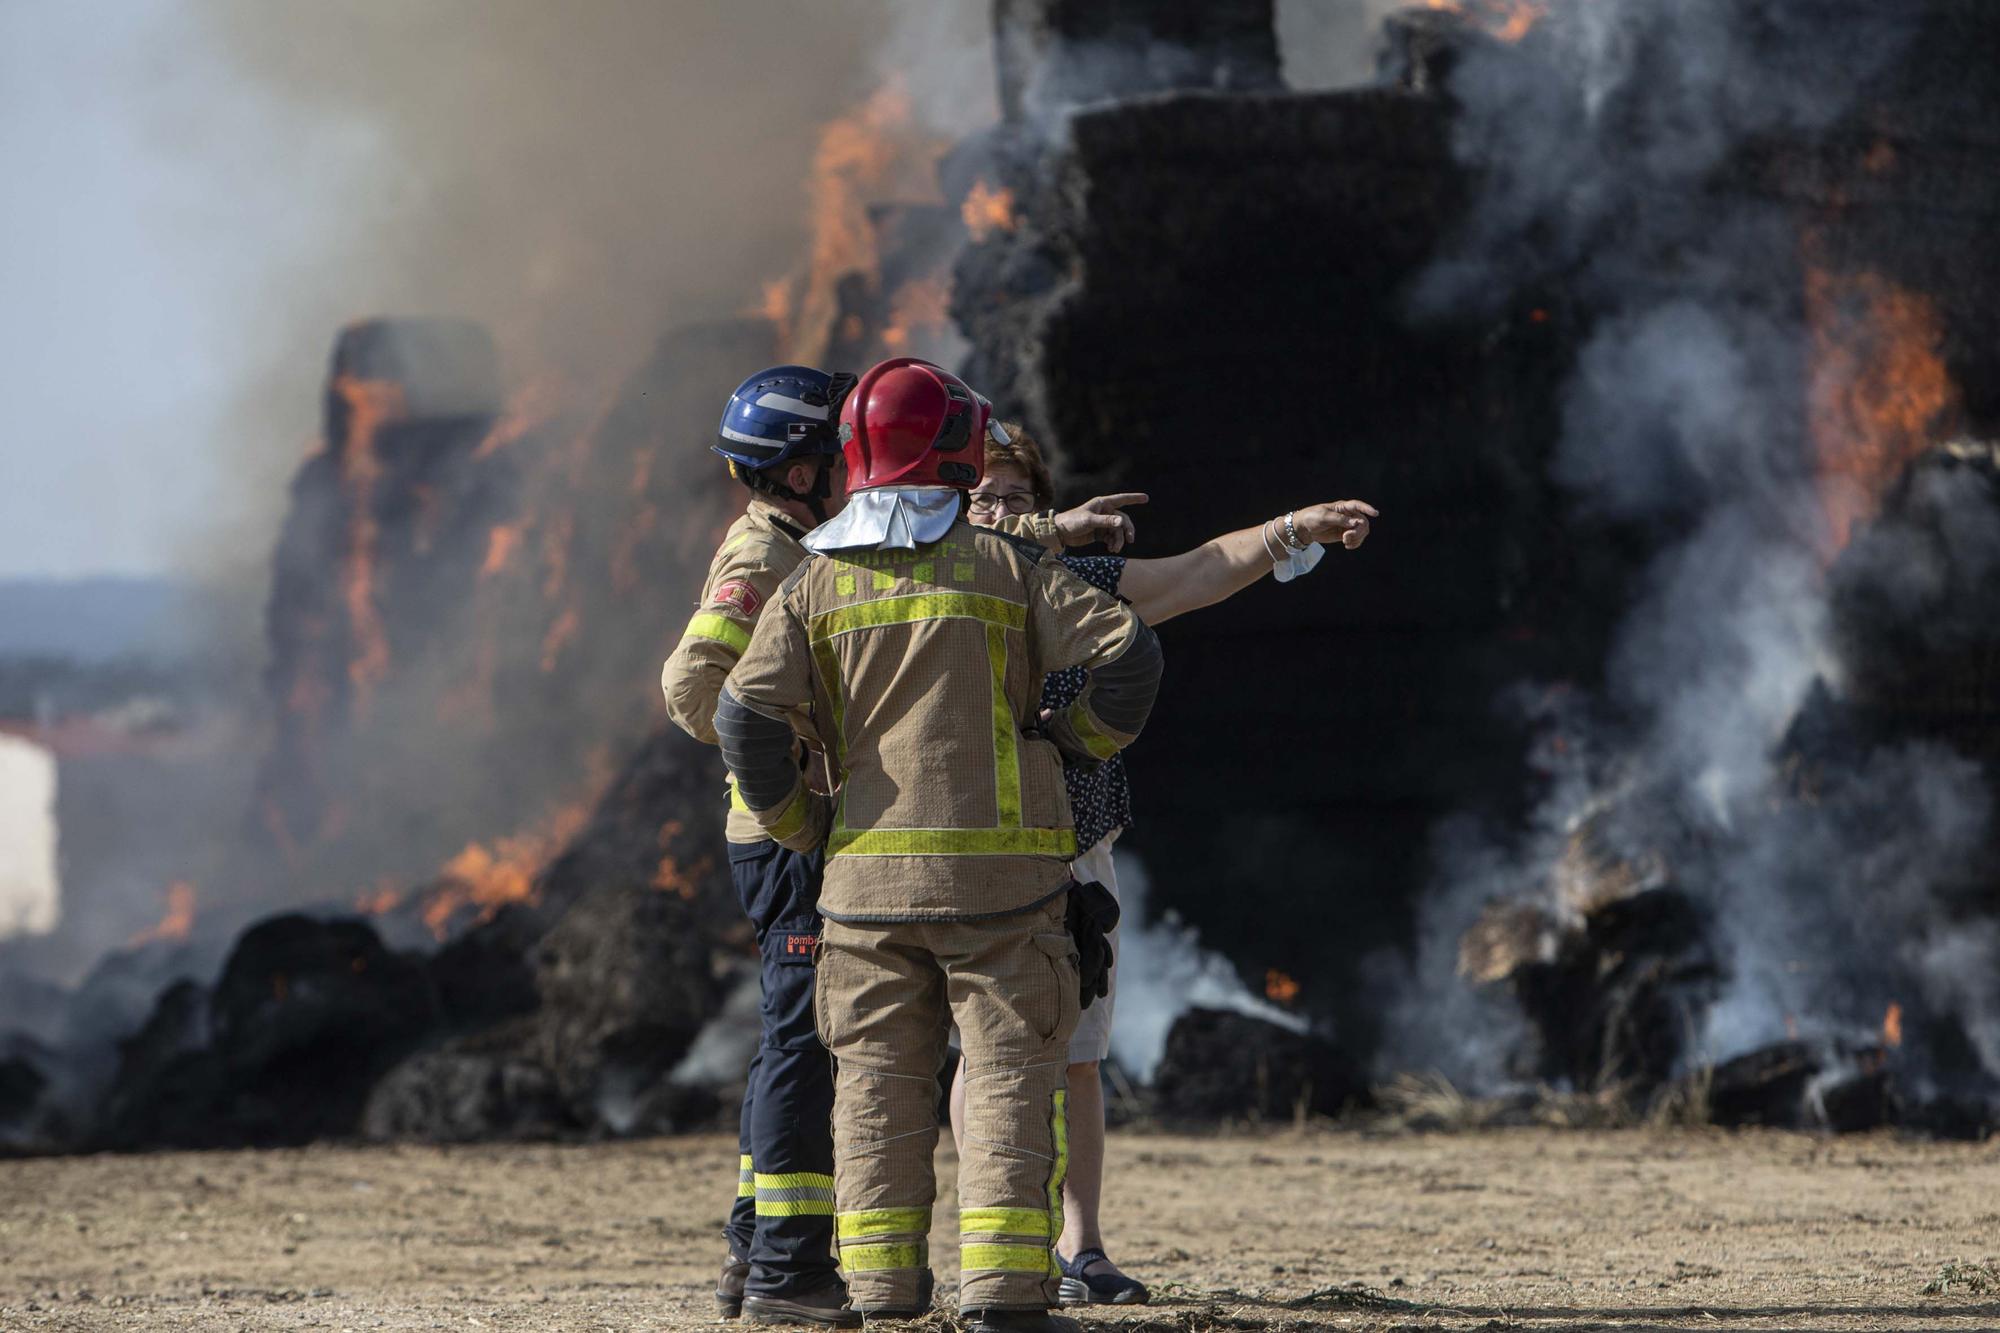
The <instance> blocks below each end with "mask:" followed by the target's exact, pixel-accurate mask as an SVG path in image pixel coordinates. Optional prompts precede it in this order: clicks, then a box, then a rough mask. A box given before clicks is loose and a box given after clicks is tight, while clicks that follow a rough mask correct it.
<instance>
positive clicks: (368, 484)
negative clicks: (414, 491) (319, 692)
mask: <svg viewBox="0 0 2000 1333" xmlns="http://www.w3.org/2000/svg"><path fill="white" fill-rule="evenodd" d="M333 392H334V393H336V394H338V395H340V397H342V398H343V399H345V400H346V402H347V409H348V418H347V438H346V439H345V440H341V441H337V442H334V443H335V445H336V447H337V448H338V449H339V451H340V476H341V482H342V484H343V485H344V486H346V488H347V504H348V518H347V569H346V571H345V580H344V583H343V587H342V593H343V596H344V599H345V602H346V605H347V624H348V632H349V633H350V634H351V635H352V636H353V640H354V647H353V653H352V656H350V657H349V659H348V663H347V677H348V679H349V680H350V681H351V682H352V683H353V685H354V702H355V708H356V710H357V711H359V712H366V711H367V708H368V701H369V697H370V694H371V691H372V690H373V688H374V686H375V685H376V684H377V683H378V682H380V681H381V679H382V678H383V677H384V676H386V675H387V674H388V672H389V638H388V634H387V632H386V631H385V630H384V629H383V627H382V616H381V612H380V611H379V610H378V608H377V607H376V605H375V582H376V578H375V556H376V549H375V548H376V543H377V541H378V540H379V537H380V534H379V532H378V531H377V525H376V522H375V484H376V482H378V481H380V480H381V477H382V464H381V461H380V460H379V459H377V458H376V456H375V435H376V432H377V431H379V430H381V428H382V427H383V426H384V425H385V424H387V423H389V422H391V421H395V420H398V419H400V418H401V417H402V416H403V415H404V411H405V407H404V403H403V387H402V385H400V384H397V383H395V382H394V381H392V380H369V379H362V378H360V377H358V376H354V375H338V376H335V377H334V381H333Z"/></svg>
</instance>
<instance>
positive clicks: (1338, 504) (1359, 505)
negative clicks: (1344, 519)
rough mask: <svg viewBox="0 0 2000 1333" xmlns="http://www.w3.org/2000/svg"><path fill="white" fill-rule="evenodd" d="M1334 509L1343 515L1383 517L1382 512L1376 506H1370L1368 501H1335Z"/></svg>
mask: <svg viewBox="0 0 2000 1333" xmlns="http://www.w3.org/2000/svg"><path fill="white" fill-rule="evenodd" d="M1333 508H1334V510H1335V512H1337V513H1342V514H1366V515H1367V516H1368V517H1370V518H1380V517H1382V511H1381V510H1379V509H1377V508H1376V507H1375V506H1374V505H1372V504H1369V503H1368V502H1367V501H1366V500H1335V501H1334V502H1333Z"/></svg>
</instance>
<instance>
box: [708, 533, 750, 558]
mask: <svg viewBox="0 0 2000 1333" xmlns="http://www.w3.org/2000/svg"><path fill="white" fill-rule="evenodd" d="M749 540H750V534H749V533H747V532H739V533H737V534H736V535H735V536H734V537H731V538H730V539H729V540H728V541H726V542H724V543H723V544H722V547H721V549H720V550H718V551H716V554H717V555H728V554H729V553H730V552H731V551H733V550H735V549H736V548H737V547H739V546H741V545H742V544H743V543H744V542H747V541H749Z"/></svg>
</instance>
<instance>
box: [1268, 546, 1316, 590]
mask: <svg viewBox="0 0 2000 1333" xmlns="http://www.w3.org/2000/svg"><path fill="white" fill-rule="evenodd" d="M1325 554H1326V548H1325V547H1324V546H1321V545H1320V544H1319V543H1318V542H1314V543H1313V544H1312V545H1310V546H1308V547H1306V549H1305V550H1303V551H1293V550H1289V549H1288V550H1287V551H1286V552H1285V558H1284V559H1283V560H1280V561H1277V562H1276V563H1275V564H1273V565H1272V566H1271V577H1272V578H1274V579H1276V580H1277V581H1278V582H1280V583H1290V582H1291V581H1292V580H1293V579H1295V578H1297V577H1298V576H1299V575H1301V574H1310V573H1312V572H1313V566H1315V565H1317V564H1318V563H1319V562H1320V558H1321V557H1322V556H1324V555H1325Z"/></svg>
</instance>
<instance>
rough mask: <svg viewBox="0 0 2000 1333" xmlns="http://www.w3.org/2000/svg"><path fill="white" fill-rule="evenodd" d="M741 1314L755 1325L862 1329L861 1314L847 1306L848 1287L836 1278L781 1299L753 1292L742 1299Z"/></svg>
mask: <svg viewBox="0 0 2000 1333" xmlns="http://www.w3.org/2000/svg"><path fill="white" fill-rule="evenodd" d="M743 1313H744V1314H745V1315H746V1316H747V1317H748V1318H749V1319H750V1320H751V1321H752V1322H753V1323H758V1324H808V1325H811V1326H812V1327H814V1328H860V1327H861V1311H859V1310H856V1309H854V1308H853V1307H852V1306H850V1305H849V1304H848V1303H847V1284H846V1283H845V1282H842V1281H841V1280H840V1279H839V1278H838V1277H835V1276H828V1277H826V1278H825V1279H822V1280H820V1281H818V1282H816V1283H815V1284H814V1285H812V1286H802V1287H799V1288H797V1289H795V1290H793V1291H788V1292H785V1293H783V1294H781V1295H780V1294H766V1293H763V1292H753V1293H751V1294H749V1295H746V1296H745V1297H744V1298H743Z"/></svg>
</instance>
